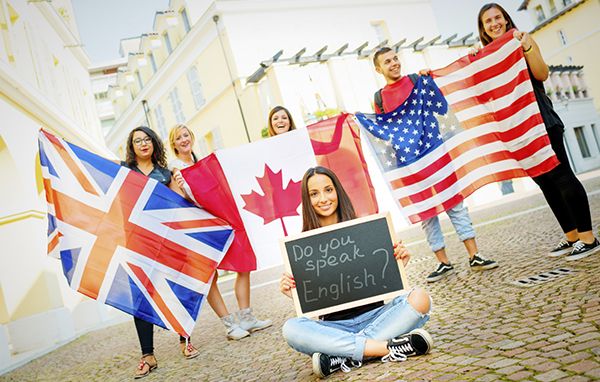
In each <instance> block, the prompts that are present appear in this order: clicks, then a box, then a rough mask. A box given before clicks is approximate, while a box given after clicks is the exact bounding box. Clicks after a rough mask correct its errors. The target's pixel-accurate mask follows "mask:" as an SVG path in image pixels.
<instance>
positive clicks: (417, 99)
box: [356, 31, 558, 223]
mask: <svg viewBox="0 0 600 382" xmlns="http://www.w3.org/2000/svg"><path fill="white" fill-rule="evenodd" d="M431 75H432V77H426V76H421V77H419V80H418V81H417V82H416V83H415V86H414V89H413V92H412V93H411V94H410V96H409V98H408V99H407V101H406V102H405V103H403V104H402V105H400V106H399V107H398V108H397V109H396V110H394V111H393V112H390V113H386V114H380V115H375V114H362V113H357V114H356V117H357V119H358V121H359V122H360V123H361V124H362V125H363V127H364V128H365V129H366V130H367V131H368V132H369V133H370V134H366V136H367V137H368V138H369V141H370V142H371V144H372V147H373V149H374V150H375V153H376V155H377V158H378V163H379V165H380V168H381V169H382V171H383V173H384V176H385V179H386V180H387V182H388V184H389V185H390V188H391V190H392V194H393V197H394V199H395V200H396V201H397V202H398V203H399V204H400V206H401V208H402V209H403V211H404V213H405V215H406V216H407V217H408V219H409V220H410V221H411V222H412V223H416V222H419V221H422V220H425V219H429V218H431V217H433V216H435V215H437V214H439V213H441V212H444V211H446V210H447V209H450V208H452V207H454V206H455V205H457V204H458V203H460V202H461V201H462V200H463V199H464V198H466V197H467V196H469V195H470V194H471V193H473V192H474V191H475V190H477V189H478V188H480V187H482V186H484V185H486V184H488V183H492V182H498V181H502V180H507V179H512V178H518V177H526V176H530V177H535V176H538V175H541V174H543V173H545V172H547V171H549V170H551V169H552V168H554V167H555V166H556V165H557V164H558V159H557V158H556V155H555V154H554V151H552V147H551V146H550V141H549V139H548V135H547V133H546V129H545V126H544V122H543V120H542V117H541V115H540V112H539V108H538V105H537V102H536V100H535V95H534V93H533V88H532V85H531V82H530V79H529V73H528V69H527V63H526V61H525V58H524V56H523V52H522V48H521V45H520V43H519V42H518V41H517V40H516V39H514V38H513V37H512V32H511V31H509V32H508V33H506V34H505V35H504V36H503V37H501V38H500V39H498V40H496V41H494V42H493V43H491V44H489V45H488V46H486V47H485V48H484V49H483V50H481V51H480V52H479V53H478V54H477V55H476V56H465V57H463V58H461V59H459V60H458V61H456V62H454V63H452V64H450V65H449V66H447V67H445V68H443V69H439V70H434V71H433V72H432V73H431ZM432 78H433V80H432ZM444 98H445V100H444ZM447 104H448V105H449V110H448V107H447ZM447 111H448V113H446V112H447Z"/></svg>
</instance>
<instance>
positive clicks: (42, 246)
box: [0, 0, 115, 374]
mask: <svg viewBox="0 0 600 382" xmlns="http://www.w3.org/2000/svg"><path fill="white" fill-rule="evenodd" d="M88 66H89V60H88V58H87V56H86V54H85V52H84V51H83V49H82V47H81V44H80V42H79V34H78V31H77V28H76V25H75V20H74V18H73V11H72V7H71V2H70V1H69V0H54V1H52V2H46V1H44V2H33V1H25V0H18V1H17V0H0V115H1V116H2V123H0V173H1V174H2V178H3V183H2V186H0V201H1V202H0V248H1V250H0V374H2V373H3V372H5V371H8V370H10V369H11V368H14V367H17V366H18V365H20V364H23V363H24V362H27V361H29V360H31V359H32V358H33V357H37V356H39V355H41V354H43V353H44V352H47V351H49V350H51V349H53V348H55V347H56V346H58V345H60V344H62V343H65V342H66V341H70V340H72V339H74V338H75V337H76V336H77V335H79V334H81V333H84V332H86V331H89V330H90V329H91V328H95V327H98V326H99V325H102V324H103V323H107V322H109V321H110V320H111V319H112V318H114V317H115V316H114V315H113V313H111V310H109V309H106V307H104V306H102V305H99V304H97V303H95V301H93V300H90V299H88V298H85V297H83V296H82V295H80V294H78V293H77V292H75V291H73V290H71V289H70V288H69V286H68V285H67V283H66V279H65V277H64V275H63V273H62V269H61V264H60V261H58V260H56V259H53V258H48V256H47V255H46V248H47V222H46V205H45V199H44V197H43V188H42V186H41V175H40V167H39V164H38V162H39V158H38V153H37V152H38V149H37V147H38V146H37V135H38V131H39V128H40V127H44V128H45V129H47V130H49V131H50V132H52V133H53V134H56V135H59V136H62V137H65V138H67V139H68V140H70V141H71V142H74V143H76V144H78V145H80V146H83V147H85V148H87V149H89V150H92V151H95V152H97V153H100V154H101V155H104V156H109V157H110V156H114V154H112V153H111V152H110V151H108V150H107V149H106V147H105V146H104V145H103V143H102V133H101V128H100V124H99V120H98V115H97V113H96V110H95V107H94V98H93V95H92V90H91V86H90V80H89V74H88ZM112 311H114V310H112Z"/></svg>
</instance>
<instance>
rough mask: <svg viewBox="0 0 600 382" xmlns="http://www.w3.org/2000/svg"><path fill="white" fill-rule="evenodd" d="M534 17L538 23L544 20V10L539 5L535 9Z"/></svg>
mask: <svg viewBox="0 0 600 382" xmlns="http://www.w3.org/2000/svg"><path fill="white" fill-rule="evenodd" d="M535 17H536V19H537V22H538V23H541V22H542V21H544V20H545V19H546V15H545V14H544V10H543V9H542V6H541V5H538V6H536V7H535Z"/></svg>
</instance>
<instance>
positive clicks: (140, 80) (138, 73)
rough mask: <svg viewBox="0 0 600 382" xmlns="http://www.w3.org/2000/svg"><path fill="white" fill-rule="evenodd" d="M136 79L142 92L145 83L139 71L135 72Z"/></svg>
mask: <svg viewBox="0 0 600 382" xmlns="http://www.w3.org/2000/svg"><path fill="white" fill-rule="evenodd" d="M135 78H137V82H138V86H139V87H140V90H142V88H143V87H144V82H143V81H142V76H141V75H140V71H139V70H136V71H135Z"/></svg>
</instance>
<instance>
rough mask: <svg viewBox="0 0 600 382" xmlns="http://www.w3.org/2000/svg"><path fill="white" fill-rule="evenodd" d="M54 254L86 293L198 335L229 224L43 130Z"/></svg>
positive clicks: (230, 237) (229, 234) (229, 235)
mask: <svg viewBox="0 0 600 382" xmlns="http://www.w3.org/2000/svg"><path fill="white" fill-rule="evenodd" d="M39 150H40V164H41V167H42V175H43V182H44V189H45V191H46V200H47V204H48V253H49V254H53V255H55V256H58V257H60V260H61V262H62V267H63V271H64V274H65V277H66V278H67V282H68V283H69V285H70V286H71V288H73V289H75V290H76V291H78V292H80V293H82V294H84V295H86V296H88V297H90V298H93V299H96V300H98V301H99V302H102V303H105V304H107V305H110V306H113V307H115V308H117V309H120V310H122V311H123V312H126V313H129V314H131V315H133V316H135V317H138V318H141V319H143V320H145V321H148V322H151V323H153V324H155V325H158V326H161V327H164V328H167V329H170V330H173V331H175V332H177V333H179V334H180V335H182V336H184V337H188V336H189V335H190V333H191V331H192V329H193V328H194V325H195V322H196V318H197V317H198V314H199V311H200V307H201V304H202V302H203V301H204V297H205V296H206V295H207V293H208V291H209V289H210V285H211V281H212V277H213V275H214V273H215V270H216V268H217V265H218V264H219V262H220V261H221V259H222V258H223V256H224V255H225V253H226V252H227V250H228V248H229V246H230V245H231V242H232V240H233V230H232V228H231V226H229V225H228V223H227V222H226V221H224V220H222V219H219V218H216V217H215V216H213V215H211V214H209V213H208V212H206V211H205V210H202V209H200V208H198V207H196V206H194V205H193V204H191V203H190V202H188V201H187V200H185V199H183V198H182V197H181V196H179V195H178V194H176V193H175V192H173V191H171V190H169V189H168V188H167V187H166V186H164V185H163V184H161V183H159V182H157V181H156V180H154V179H151V178H148V177H145V176H143V175H142V174H139V173H136V172H134V171H131V170H129V169H127V168H125V167H122V166H119V165H118V164H116V163H113V162H111V161H109V160H107V159H104V158H102V157H99V156H97V155H95V154H93V153H90V152H88V151H86V150H84V149H82V148H80V147H78V146H76V145H73V144H71V143H69V142H66V141H64V140H62V139H59V138H57V137H55V136H54V135H52V134H50V133H48V132H45V131H43V130H42V131H40V134H39Z"/></svg>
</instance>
